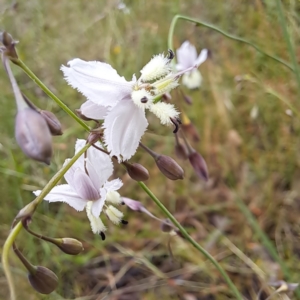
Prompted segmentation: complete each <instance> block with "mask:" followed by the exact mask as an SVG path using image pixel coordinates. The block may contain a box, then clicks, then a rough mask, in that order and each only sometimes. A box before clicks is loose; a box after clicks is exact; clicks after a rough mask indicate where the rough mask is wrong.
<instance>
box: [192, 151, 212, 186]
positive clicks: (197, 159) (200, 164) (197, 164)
mask: <svg viewBox="0 0 300 300" xmlns="http://www.w3.org/2000/svg"><path fill="white" fill-rule="evenodd" d="M189 161H190V163H191V165H192V167H193V168H194V170H195V172H196V174H197V175H198V177H199V178H201V179H203V180H205V181H207V180H208V170H207V165H206V162H205V160H204V158H203V157H202V156H201V155H200V154H199V153H198V152H196V151H193V152H191V153H190V154H189Z"/></svg>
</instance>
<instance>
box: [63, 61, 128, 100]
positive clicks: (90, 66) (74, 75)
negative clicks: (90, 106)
mask: <svg viewBox="0 0 300 300" xmlns="http://www.w3.org/2000/svg"><path fill="white" fill-rule="evenodd" d="M68 65H69V66H70V67H69V68H68V67H66V66H62V67H61V70H62V71H63V73H64V77H65V79H66V81H67V82H68V83H69V85H71V86H72V87H73V88H75V89H77V90H78V91H80V92H81V93H82V94H83V95H84V96H86V97H87V98H88V99H89V100H92V101H93V102H95V103H97V104H99V105H103V106H114V105H115V104H116V103H117V102H118V101H119V100H121V99H123V98H124V97H126V96H129V95H130V93H131V90H132V86H133V82H128V81H126V80H125V78H124V77H121V76H120V75H119V74H118V73H117V71H116V70H115V69H113V68H112V67H111V66H110V65H109V64H106V63H102V62H98V61H89V62H86V61H84V60H81V59H78V58H75V59H73V60H71V61H69V62H68Z"/></svg>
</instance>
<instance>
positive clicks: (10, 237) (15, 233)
mask: <svg viewBox="0 0 300 300" xmlns="http://www.w3.org/2000/svg"><path fill="white" fill-rule="evenodd" d="M90 146H91V145H90V144H86V145H85V146H84V147H83V148H82V149H81V150H80V151H78V152H77V153H76V154H75V155H74V156H73V157H72V158H71V159H70V160H69V162H68V163H67V164H66V165H65V166H63V167H62V168H61V169H60V170H59V171H58V172H57V173H56V174H55V175H54V176H53V177H52V178H51V180H50V181H49V182H48V183H47V185H46V186H45V187H44V188H43V190H42V191H41V193H40V194H39V195H38V196H37V197H36V198H35V200H33V201H34V202H35V203H36V204H37V205H38V204H40V203H41V202H42V201H43V199H44V197H45V196H46V195H47V194H48V193H49V192H50V191H51V190H52V189H53V187H54V186H55V185H56V184H57V183H58V182H59V181H60V179H61V178H62V177H63V176H64V175H65V173H66V172H67V171H68V170H69V169H70V168H71V166H72V165H73V164H74V163H75V162H76V161H77V159H78V158H79V157H80V156H81V155H82V154H83V153H84V152H85V151H86V150H87V149H88V148H89V147H90ZM33 213H34V212H33ZM22 227H23V225H22V222H21V221H19V222H18V224H17V225H16V226H15V227H14V228H13V229H12V230H11V232H10V233H9V235H8V237H7V239H6V241H5V244H4V246H3V251H2V267H3V271H4V274H5V276H6V278H7V282H8V287H9V290H10V299H11V300H15V299H16V293H15V289H14V284H13V277H12V274H11V271H10V268H9V261H8V256H9V250H10V248H11V247H12V245H13V243H14V241H15V240H16V238H17V236H18V234H19V233H20V231H21V229H22Z"/></svg>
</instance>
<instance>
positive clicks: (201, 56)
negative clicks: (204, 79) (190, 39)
mask: <svg viewBox="0 0 300 300" xmlns="http://www.w3.org/2000/svg"><path fill="white" fill-rule="evenodd" d="M207 57H208V50H207V49H202V51H201V52H200V54H199V56H198V58H197V59H196V62H195V64H196V65H197V66H198V67H199V66H200V65H201V64H202V63H204V62H205V61H206V59H207Z"/></svg>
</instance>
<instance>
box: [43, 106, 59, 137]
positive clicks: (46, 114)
mask: <svg viewBox="0 0 300 300" xmlns="http://www.w3.org/2000/svg"><path fill="white" fill-rule="evenodd" d="M40 114H41V115H42V117H43V118H44V119H45V121H46V123H47V125H48V127H49V130H50V132H51V134H52V135H62V134H63V132H62V130H61V124H60V122H59V120H58V119H57V118H56V116H55V114H54V113H52V112H51V111H48V110H41V111H40Z"/></svg>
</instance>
